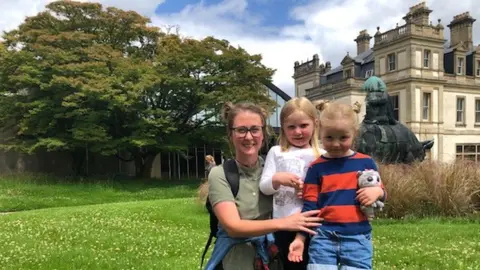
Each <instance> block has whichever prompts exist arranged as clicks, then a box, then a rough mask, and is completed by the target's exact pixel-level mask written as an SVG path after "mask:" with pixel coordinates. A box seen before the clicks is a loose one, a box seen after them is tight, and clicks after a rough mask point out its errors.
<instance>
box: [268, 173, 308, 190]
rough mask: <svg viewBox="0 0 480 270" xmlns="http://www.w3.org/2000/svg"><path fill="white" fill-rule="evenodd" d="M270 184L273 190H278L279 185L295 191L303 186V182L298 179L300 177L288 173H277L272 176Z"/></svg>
mask: <svg viewBox="0 0 480 270" xmlns="http://www.w3.org/2000/svg"><path fill="white" fill-rule="evenodd" d="M272 184H273V186H274V187H275V189H278V187H280V185H282V186H287V187H293V188H296V189H297V188H298V187H300V186H301V185H303V182H302V179H300V177H298V176H297V175H296V174H293V173H289V172H278V173H275V174H274V175H273V177H272Z"/></svg>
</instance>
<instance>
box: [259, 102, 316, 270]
mask: <svg viewBox="0 0 480 270" xmlns="http://www.w3.org/2000/svg"><path fill="white" fill-rule="evenodd" d="M321 153H322V150H321V149H320V145H319V136H318V111H317V109H316V108H315V106H314V105H313V103H312V102H310V100H308V99H307V98H305V97H300V98H293V99H291V100H289V101H288V102H287V103H286V104H285V105H284V107H283V108H282V111H281V112H280V136H279V145H276V146H273V147H272V148H271V149H270V150H269V152H268V154H267V157H266V160H265V167H264V169H263V174H262V178H261V181H260V190H261V191H262V193H264V194H266V195H273V214H272V216H273V218H284V217H287V216H289V215H292V214H294V213H299V212H301V209H302V205H303V202H302V200H301V199H300V198H298V196H297V195H298V194H297V192H299V191H301V189H302V186H303V179H304V177H305V173H306V171H307V168H308V166H309V164H310V163H311V162H312V161H313V160H315V159H316V158H318V157H319V156H320V154H321ZM295 235H296V232H291V231H277V232H275V243H276V245H277V246H278V248H279V250H280V254H281V256H282V260H283V262H284V266H285V269H290V270H295V269H306V263H305V262H299V263H297V262H291V261H289V260H288V258H287V255H288V247H289V245H290V243H291V242H292V241H293V240H294V238H295ZM306 255H307V253H306V252H305V256H306Z"/></svg>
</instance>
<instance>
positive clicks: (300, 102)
mask: <svg viewBox="0 0 480 270" xmlns="http://www.w3.org/2000/svg"><path fill="white" fill-rule="evenodd" d="M297 111H301V112H303V113H304V114H306V115H307V116H308V118H310V119H311V120H312V121H313V126H314V129H313V134H312V137H311V138H310V146H312V148H313V151H314V154H315V156H317V157H318V156H320V144H319V132H318V124H317V121H316V120H318V111H317V109H316V108H315V105H313V103H312V102H311V101H310V100H309V99H307V98H305V97H296V98H292V99H290V100H289V101H287V103H285V105H284V106H283V108H282V111H281V112H280V135H279V137H278V144H279V145H280V149H281V151H287V150H288V148H289V147H290V146H291V144H290V142H289V141H288V139H287V136H286V134H285V132H284V131H283V125H284V123H285V120H286V119H287V118H288V117H289V116H290V115H291V114H292V113H295V112H297Z"/></svg>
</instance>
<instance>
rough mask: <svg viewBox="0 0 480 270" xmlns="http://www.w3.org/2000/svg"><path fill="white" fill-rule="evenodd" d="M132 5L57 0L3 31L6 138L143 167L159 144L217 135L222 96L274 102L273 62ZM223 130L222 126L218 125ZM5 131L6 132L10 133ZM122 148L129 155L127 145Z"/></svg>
mask: <svg viewBox="0 0 480 270" xmlns="http://www.w3.org/2000/svg"><path fill="white" fill-rule="evenodd" d="M149 22H150V21H149V19H148V18H145V17H142V16H140V15H139V14H137V13H135V12H131V11H129V12H127V11H122V10H119V9H116V8H106V9H104V8H102V6H101V5H100V4H95V3H79V2H73V1H58V2H53V3H51V4H49V5H47V7H46V11H44V12H41V13H39V14H38V15H36V16H33V17H30V18H27V19H26V20H25V22H24V23H23V24H22V25H20V26H19V28H18V29H16V30H13V31H11V32H8V33H5V34H4V47H5V48H4V49H2V48H0V61H1V65H0V91H1V95H0V126H1V127H2V128H3V130H4V133H5V135H4V139H3V142H2V144H3V147H4V148H7V149H14V150H17V151H24V152H29V153H33V152H35V151H36V150H38V149H46V150H49V151H69V152H71V153H72V155H73V157H74V161H75V164H74V168H75V169H76V170H77V172H80V170H81V168H82V164H83V161H84V160H83V158H84V153H85V151H86V150H87V149H88V151H91V152H97V153H101V154H119V153H122V154H121V155H120V154H119V155H118V156H119V157H123V158H131V159H134V160H135V161H136V168H137V175H138V176H149V172H150V170H151V163H152V161H153V157H154V156H155V155H156V153H158V151H163V150H172V149H173V150H181V149H182V148H183V147H185V146H186V145H188V144H189V143H191V142H192V140H194V139H195V138H196V137H197V136H199V135H200V134H209V135H210V136H209V137H210V140H211V141H220V140H221V138H220V135H223V134H220V132H217V133H214V132H211V131H213V130H214V129H212V127H216V126H218V124H219V122H218V120H219V119H218V113H219V109H220V108H221V105H222V103H223V102H224V101H227V100H231V101H237V100H249V101H252V102H256V103H265V104H266V105H272V104H271V101H270V100H269V99H268V97H267V96H266V95H265V93H266V91H265V90H264V86H263V83H265V82H267V81H269V80H270V78H271V75H272V73H273V70H271V69H268V68H266V67H265V66H263V65H262V64H261V57H260V56H258V55H249V54H248V53H247V52H246V51H245V50H243V49H242V48H236V47H233V46H231V45H230V44H229V43H228V42H227V41H225V40H218V39H215V38H211V37H210V38H206V39H203V40H195V39H189V38H181V37H179V36H178V35H172V34H165V33H162V32H160V31H159V29H158V28H155V27H151V26H148V24H149ZM222 133H223V132H222ZM7 135H8V136H7ZM125 153H126V154H125Z"/></svg>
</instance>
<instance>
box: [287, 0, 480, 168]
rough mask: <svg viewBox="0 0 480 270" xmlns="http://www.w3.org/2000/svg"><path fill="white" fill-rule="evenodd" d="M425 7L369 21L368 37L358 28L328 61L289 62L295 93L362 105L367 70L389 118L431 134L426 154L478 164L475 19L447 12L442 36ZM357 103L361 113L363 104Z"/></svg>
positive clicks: (479, 55)
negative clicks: (396, 18) (374, 23)
mask: <svg viewBox="0 0 480 270" xmlns="http://www.w3.org/2000/svg"><path fill="white" fill-rule="evenodd" d="M431 12H432V10H431V9H429V8H428V7H427V5H426V4H425V2H422V3H420V4H417V5H415V6H412V7H410V9H409V11H408V13H407V14H406V15H405V16H404V17H403V19H404V20H405V24H403V25H400V26H399V25H397V27H395V28H394V29H390V30H387V31H384V32H381V31H380V29H379V27H377V31H376V33H375V34H374V36H373V37H372V36H370V35H369V33H368V32H367V30H362V31H360V33H359V35H358V37H357V38H356V39H355V40H354V41H355V42H356V43H357V55H356V56H350V55H349V54H348V53H347V55H346V56H345V57H344V58H343V60H342V61H341V63H340V65H339V66H336V67H334V68H332V65H331V63H330V62H326V63H320V61H319V57H318V55H314V56H313V59H312V60H310V61H307V62H305V63H299V62H295V65H294V75H293V78H294V80H295V95H296V96H306V97H307V98H309V99H310V100H318V99H329V100H336V101H337V102H345V103H350V104H353V103H354V102H356V101H359V102H360V103H362V104H363V103H364V99H365V96H366V93H365V92H362V91H361V90H360V87H361V86H362V85H363V83H364V82H365V80H366V78H368V77H369V76H372V75H375V76H378V77H380V78H381V79H382V80H384V81H385V83H386V84H387V87H388V93H389V95H390V96H391V102H392V105H393V108H394V112H395V117H396V118H397V120H399V121H400V122H402V123H404V124H405V125H407V126H408V127H410V128H411V129H412V131H413V132H414V133H415V134H416V135H417V137H418V138H419V140H427V139H434V140H435V144H434V146H433V147H432V149H431V151H430V152H429V153H427V158H430V159H436V160H439V161H445V162H450V161H453V160H455V159H456V158H466V159H470V160H473V161H476V162H479V163H480V45H478V46H475V45H474V44H473V37H472V27H473V23H474V22H475V21H476V19H474V18H472V17H471V16H470V14H469V12H465V13H462V14H459V15H456V16H454V17H453V20H452V21H451V22H450V23H449V24H448V25H447V27H449V29H450V40H448V41H447V40H446V39H445V37H444V26H443V25H442V23H441V21H440V20H438V23H436V24H432V22H431V21H430V19H429V15H430V13H431ZM372 38H373V41H374V44H373V47H371V46H370V40H371V39H372ZM362 110H363V113H361V114H360V116H361V118H362V119H363V115H364V113H365V106H364V105H363V106H362ZM362 119H360V120H362Z"/></svg>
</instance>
